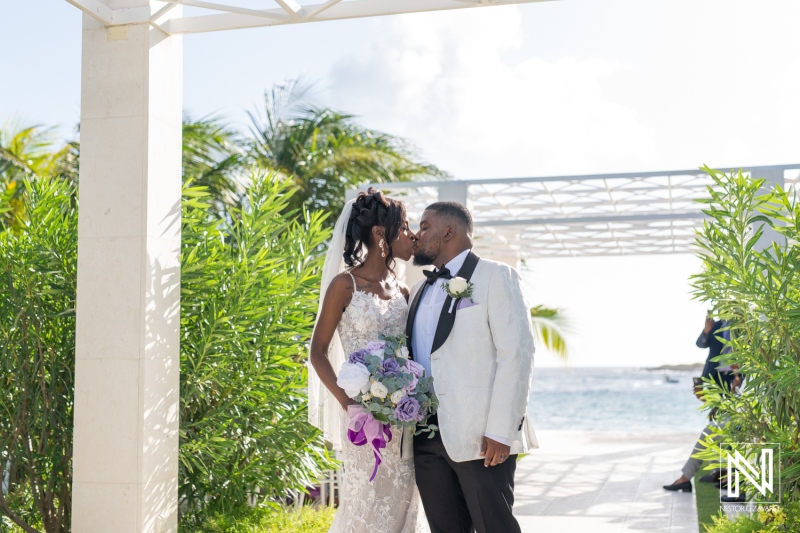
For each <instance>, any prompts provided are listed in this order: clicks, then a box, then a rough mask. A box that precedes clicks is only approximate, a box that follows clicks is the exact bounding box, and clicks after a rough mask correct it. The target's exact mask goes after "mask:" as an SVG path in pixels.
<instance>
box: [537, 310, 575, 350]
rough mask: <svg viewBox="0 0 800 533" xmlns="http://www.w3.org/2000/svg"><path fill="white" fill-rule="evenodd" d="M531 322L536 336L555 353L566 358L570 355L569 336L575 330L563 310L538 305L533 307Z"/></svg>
mask: <svg viewBox="0 0 800 533" xmlns="http://www.w3.org/2000/svg"><path fill="white" fill-rule="evenodd" d="M531 323H532V324H533V331H534V334H535V335H536V338H537V339H538V340H539V341H540V342H541V343H542V344H543V345H544V346H545V347H546V348H547V349H548V350H550V351H551V352H553V354H555V355H556V356H558V357H560V358H561V359H566V358H567V356H568V355H569V344H568V342H567V337H568V336H569V335H570V334H571V333H572V332H573V327H572V324H571V323H570V320H569V318H567V317H566V316H565V315H564V313H563V311H562V310H560V309H554V308H551V307H546V306H544V305H537V306H534V307H532V308H531Z"/></svg>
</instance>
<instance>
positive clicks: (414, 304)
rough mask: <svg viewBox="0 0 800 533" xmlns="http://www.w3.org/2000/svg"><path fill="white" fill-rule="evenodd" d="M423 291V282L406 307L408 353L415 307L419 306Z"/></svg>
mask: <svg viewBox="0 0 800 533" xmlns="http://www.w3.org/2000/svg"><path fill="white" fill-rule="evenodd" d="M423 292H425V285H424V284H423V285H422V287H420V289H419V290H418V291H417V294H415V295H414V299H413V300H411V307H409V308H408V320H407V321H406V347H407V348H408V351H409V353H411V333H412V332H413V331H414V320H415V319H416V318H417V307H419V301H420V300H421V299H422V293H423ZM412 357H413V355H412Z"/></svg>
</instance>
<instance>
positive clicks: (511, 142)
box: [0, 0, 800, 366]
mask: <svg viewBox="0 0 800 533" xmlns="http://www.w3.org/2000/svg"><path fill="white" fill-rule="evenodd" d="M263 4H264V5H267V4H268V2H267V1H266V0H264V2H263ZM797 20H800V2H796V1H795V0H783V1H777V0H760V1H757V2H756V1H753V0H751V1H736V0H703V1H696V0H695V1H686V0H559V1H553V2H543V3H535V4H527V5H522V6H510V7H500V8H481V9H471V10H462V11H459V12H441V13H433V14H424V15H406V16H400V17H387V18H379V19H378V18H376V19H360V20H353V21H339V22H326V23H318V24H309V25H299V26H286V27H274V28H261V29H251V30H241V31H233V32H221V33H214V34H202V35H190V36H187V37H186V38H185V41H184V44H185V71H184V102H185V109H186V110H187V111H189V112H190V113H192V114H194V115H196V116H200V115H206V114H210V113H214V114H219V115H222V116H224V117H227V118H228V119H229V120H231V121H233V122H235V123H237V124H239V125H240V126H241V127H242V128H246V126H247V117H246V114H245V112H246V111H248V110H255V109H256V108H257V106H258V105H259V102H260V101H261V99H262V95H263V92H264V90H265V89H267V88H269V87H270V86H271V85H272V84H273V83H276V82H280V81H282V80H286V79H290V78H294V77H297V76H299V75H304V76H306V77H307V78H308V79H310V80H314V81H316V82H318V84H319V87H320V92H321V94H322V95H324V103H326V104H327V105H330V106H332V107H335V108H338V109H340V110H342V111H346V112H349V113H353V114H356V115H358V116H359V117H361V120H362V121H363V122H364V123H366V124H367V125H368V126H370V127H373V128H376V129H380V130H383V131H386V132H390V133H393V134H397V135H401V136H403V137H405V138H407V139H409V140H411V141H412V142H414V143H415V144H416V145H417V146H418V147H419V148H420V150H421V151H422V152H423V153H424V155H425V156H426V157H427V158H428V159H429V160H430V161H432V162H433V163H435V164H437V165H439V166H440V167H442V168H444V169H445V170H447V171H449V172H450V173H451V174H453V175H454V176H455V177H457V178H478V177H509V176H536V175H554V174H565V175H567V174H582V173H599V172H632V171H645V170H664V169H684V168H696V167H698V166H700V165H702V164H704V163H706V164H709V165H711V166H719V167H733V166H747V165H770V164H784V163H795V162H800V150H799V148H800V143H799V142H798V141H799V140H800V99H799V98H798V97H797V96H796V95H797V94H798V93H800V46H798V41H797V28H796V21H797ZM80 27H81V17H80V14H79V13H78V11H77V10H76V9H75V8H73V7H72V6H70V5H69V4H67V3H66V2H65V1H64V0H37V1H36V2H13V3H12V2H8V1H6V2H3V3H2V4H0V45H2V47H3V49H4V50H6V52H7V53H6V58H5V59H4V69H3V80H2V83H0V121H5V120H7V119H10V118H16V119H19V120H20V121H22V122H23V123H26V124H35V123H43V124H59V125H61V126H62V127H61V130H60V131H61V133H62V135H65V136H69V135H71V134H72V128H73V126H74V124H75V123H76V122H77V120H78V117H79V109H80ZM529 267H530V272H528V273H527V274H526V280H527V282H528V285H529V287H528V288H529V291H530V295H531V298H532V299H533V300H534V301H535V302H537V303H539V302H541V303H546V304H549V305H554V306H559V307H565V308H567V310H568V312H569V314H570V315H571V316H572V317H573V321H574V322H575V327H576V331H577V333H576V335H575V337H574V339H573V346H574V350H573V353H572V358H571V361H572V364H574V365H592V366H598V365H599V366H606V365H645V366H647V365H658V364H662V363H677V362H689V361H698V360H701V359H702V358H703V355H704V354H703V352H702V351H700V350H697V349H696V348H694V339H695V337H696V335H697V333H698V332H699V328H700V327H701V326H702V320H703V314H704V306H703V305H702V304H701V303H698V302H691V301H690V300H689V296H688V292H689V286H688V283H687V281H686V279H687V277H688V276H689V275H690V274H691V273H693V272H696V271H697V269H698V268H699V264H698V262H697V260H696V259H695V258H693V257H691V256H658V257H638V258H613V257H609V258H598V259H569V260H556V259H552V260H543V261H537V262H534V263H530V264H529ZM539 363H540V364H558V363H557V362H556V361H555V360H554V359H553V358H552V357H550V356H548V355H547V354H543V355H541V356H540V357H539Z"/></svg>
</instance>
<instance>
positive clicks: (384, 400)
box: [336, 335, 439, 481]
mask: <svg viewBox="0 0 800 533" xmlns="http://www.w3.org/2000/svg"><path fill="white" fill-rule="evenodd" d="M405 341H406V339H405V336H400V337H387V336H383V335H380V337H379V340H377V341H373V342H370V343H368V344H367V345H366V346H365V347H364V348H362V349H360V350H357V351H355V352H353V353H351V354H350V356H349V358H348V360H347V361H346V362H345V363H344V364H343V365H342V368H341V370H340V371H339V376H338V379H337V381H336V383H337V385H339V386H340V387H342V388H343V389H344V390H345V392H346V393H347V396H349V397H350V398H352V399H354V400H355V401H357V402H358V403H359V404H361V407H362V408H363V409H356V410H350V409H348V416H349V417H350V419H349V421H348V425H347V437H348V439H349V440H350V442H352V443H353V444H355V445H356V446H364V445H365V444H369V445H371V446H372V448H373V452H374V454H375V469H374V471H373V472H372V477H371V478H370V481H372V480H373V479H375V475H376V474H377V472H378V467H379V466H380V464H381V459H382V456H381V449H383V448H385V447H386V444H387V443H388V442H390V441H391V440H392V432H391V430H390V427H391V426H394V427H396V428H398V429H400V430H403V429H404V428H408V429H410V430H411V431H412V432H413V434H414V435H420V434H422V433H426V432H429V433H430V435H429V438H431V437H433V436H434V434H435V431H436V430H437V429H438V428H437V427H436V426H435V425H433V424H428V419H429V418H430V417H431V415H433V414H434V413H436V409H437V408H438V406H439V401H438V400H437V398H436V395H435V394H434V392H433V388H432V384H433V378H432V377H430V376H427V375H426V372H425V369H424V368H423V367H422V366H421V365H420V364H419V363H416V362H414V361H411V360H410V359H409V358H408V348H406V347H405Z"/></svg>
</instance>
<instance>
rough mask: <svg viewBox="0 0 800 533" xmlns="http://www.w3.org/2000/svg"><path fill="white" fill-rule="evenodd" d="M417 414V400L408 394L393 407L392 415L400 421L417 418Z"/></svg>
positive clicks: (411, 420) (410, 420)
mask: <svg viewBox="0 0 800 533" xmlns="http://www.w3.org/2000/svg"><path fill="white" fill-rule="evenodd" d="M419 414H420V413H419V402H418V401H417V400H416V398H412V397H410V396H406V397H405V398H403V399H402V400H400V402H398V404H397V407H395V409H394V417H395V418H396V419H397V420H399V421H401V422H413V421H415V420H419Z"/></svg>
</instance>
